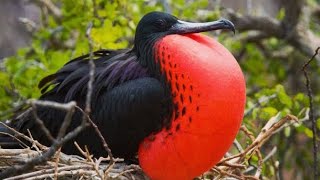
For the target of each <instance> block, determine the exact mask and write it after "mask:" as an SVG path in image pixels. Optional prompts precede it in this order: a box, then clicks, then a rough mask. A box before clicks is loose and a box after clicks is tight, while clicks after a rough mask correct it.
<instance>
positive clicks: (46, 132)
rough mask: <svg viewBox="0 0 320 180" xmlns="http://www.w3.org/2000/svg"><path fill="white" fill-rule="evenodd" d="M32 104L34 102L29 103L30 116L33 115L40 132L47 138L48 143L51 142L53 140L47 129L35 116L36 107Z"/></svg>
mask: <svg viewBox="0 0 320 180" xmlns="http://www.w3.org/2000/svg"><path fill="white" fill-rule="evenodd" d="M33 102H34V101H31V106H32V114H33V117H34V119H35V122H36V123H37V124H38V125H39V126H40V128H41V130H42V131H43V132H44V134H45V135H46V136H47V138H48V139H49V140H50V142H53V141H54V138H53V136H52V135H51V133H50V131H49V130H48V128H47V127H46V126H45V125H44V124H43V121H42V120H41V119H40V118H39V116H38V115H37V107H36V105H35V104H34V103H33Z"/></svg>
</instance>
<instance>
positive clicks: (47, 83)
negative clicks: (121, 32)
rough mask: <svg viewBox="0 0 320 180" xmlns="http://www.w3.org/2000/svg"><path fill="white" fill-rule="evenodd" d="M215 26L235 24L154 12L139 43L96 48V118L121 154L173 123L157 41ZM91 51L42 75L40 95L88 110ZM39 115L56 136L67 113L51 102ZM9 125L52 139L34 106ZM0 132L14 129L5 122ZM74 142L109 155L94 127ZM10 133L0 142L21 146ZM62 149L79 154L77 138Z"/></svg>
mask: <svg viewBox="0 0 320 180" xmlns="http://www.w3.org/2000/svg"><path fill="white" fill-rule="evenodd" d="M208 26H210V28H211V29H217V28H220V29H221V28H222V29H223V28H225V29H231V28H234V27H233V25H232V24H231V23H230V22H229V21H226V20H220V21H218V22H217V23H212V24H205V25H202V26H201V25H199V24H197V25H190V23H185V22H182V21H178V20H177V18H176V17H174V16H172V15H170V14H166V13H161V12H151V13H149V14H147V15H145V16H144V17H143V18H142V19H141V21H140V22H139V24H138V26H137V30H136V35H135V40H134V47H133V48H132V49H130V50H117V51H115V50H100V51H96V52H94V56H95V57H94V61H93V62H94V63H95V66H96V69H95V74H94V83H93V96H92V101H91V109H92V112H91V114H90V117H91V119H92V120H93V121H94V122H95V124H96V125H97V126H98V128H99V130H100V131H101V133H102V134H103V136H104V138H105V139H106V141H107V143H108V145H109V146H110V148H111V150H112V153H113V155H114V156H116V157H123V158H126V159H129V158H132V157H134V156H135V155H136V153H137V150H138V146H139V144H140V142H142V140H143V139H144V138H146V137H147V136H149V135H150V134H152V133H157V132H158V131H159V130H161V129H162V128H163V127H166V128H167V129H169V128H170V124H171V122H170V120H171V118H172V117H171V116H172V114H173V113H172V111H174V104H173V100H172V99H173V97H172V93H171V88H170V82H168V79H167V77H166V75H165V74H162V73H161V72H160V68H161V67H160V65H159V64H158V63H157V61H156V59H155V58H156V57H155V48H156V47H155V44H156V42H157V41H158V40H159V39H161V38H162V37H164V36H166V35H168V34H185V33H193V32H202V31H207V30H208ZM88 62H89V55H84V56H81V57H78V58H76V59H73V60H71V61H70V62H68V63H67V64H65V65H64V66H63V67H62V68H61V69H60V70H59V71H57V72H56V73H55V74H52V75H49V76H47V77H45V78H43V79H42V80H41V81H40V83H39V88H40V89H41V92H42V93H43V94H42V96H41V97H40V99H41V100H50V101H56V102H61V103H64V102H69V101H72V100H73V101H76V102H77V105H78V106H79V107H80V108H83V109H84V106H85V99H86V94H87V83H88V81H89V70H90V66H89V64H88ZM36 111H37V115H38V117H39V118H40V119H41V120H42V121H43V122H44V124H45V126H46V127H47V128H48V129H49V130H50V132H51V133H52V135H53V136H54V137H56V136H57V133H58V131H59V129H60V126H61V124H62V122H63V120H64V117H65V114H66V112H65V111H63V110H57V109H53V108H48V107H41V106H38V107H37V108H36ZM81 120H82V114H81V112H80V111H79V110H76V112H75V113H74V115H73V117H72V122H71V124H70V126H69V128H68V131H70V130H72V129H74V128H75V127H77V126H78V125H80V123H81ZM8 125H9V126H11V127H13V128H15V129H17V130H18V131H20V132H22V133H25V134H27V130H30V132H31V134H32V136H33V138H34V139H37V140H38V141H40V142H41V143H43V144H45V145H50V141H49V140H48V139H47V137H46V136H45V134H44V133H43V132H42V131H41V129H39V126H38V124H37V123H35V118H34V116H33V114H32V113H31V111H30V110H29V111H26V112H25V113H24V114H23V116H18V118H16V119H13V120H11V122H10V123H8ZM0 132H6V133H10V131H9V130H7V129H6V128H5V127H3V126H0ZM73 141H77V142H78V144H80V146H84V145H87V146H88V149H89V150H90V151H91V153H93V154H94V155H95V156H97V157H99V156H107V152H105V151H104V149H103V147H102V143H101V142H100V139H99V138H98V136H97V135H96V133H95V132H94V129H93V128H92V127H88V128H87V129H85V130H84V131H83V132H82V133H81V134H80V135H79V136H77V137H76V138H75V139H73ZM17 145H18V142H15V141H14V140H13V139H12V138H10V137H5V136H3V135H0V146H2V147H5V148H6V147H11V148H14V147H17ZM62 151H63V152H65V153H68V154H79V153H78V150H77V149H76V148H75V146H74V145H73V142H68V143H66V144H65V145H64V146H63V148H62Z"/></svg>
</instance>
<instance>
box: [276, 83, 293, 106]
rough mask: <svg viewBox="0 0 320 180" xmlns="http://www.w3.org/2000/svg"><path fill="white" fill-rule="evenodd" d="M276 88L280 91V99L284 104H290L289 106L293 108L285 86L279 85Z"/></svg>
mask: <svg viewBox="0 0 320 180" xmlns="http://www.w3.org/2000/svg"><path fill="white" fill-rule="evenodd" d="M276 90H277V92H278V97H279V100H280V102H281V103H282V104H284V105H286V106H288V108H292V100H291V98H290V97H289V96H288V95H287V93H286V91H285V90H284V87H283V86H282V85H280V84H279V85H277V86H276Z"/></svg>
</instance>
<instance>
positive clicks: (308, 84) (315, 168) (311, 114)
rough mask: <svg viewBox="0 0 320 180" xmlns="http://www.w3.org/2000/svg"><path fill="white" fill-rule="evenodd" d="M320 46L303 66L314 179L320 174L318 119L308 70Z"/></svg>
mask: <svg viewBox="0 0 320 180" xmlns="http://www.w3.org/2000/svg"><path fill="white" fill-rule="evenodd" d="M319 50H320V47H318V48H317V49H316V50H315V53H314V54H313V56H312V57H311V58H310V59H309V61H308V62H306V63H305V64H304V65H303V67H302V70H303V74H304V77H305V78H306V87H307V91H308V97H309V106H310V112H309V118H310V120H311V122H312V133H313V137H312V141H313V171H314V179H315V180H316V179H318V177H319V174H318V155H317V153H318V144H317V127H316V119H315V118H314V109H313V95H312V88H311V82H310V79H309V76H308V72H307V67H308V66H309V64H310V63H311V62H312V61H313V59H314V58H315V57H316V56H317V55H318V54H319Z"/></svg>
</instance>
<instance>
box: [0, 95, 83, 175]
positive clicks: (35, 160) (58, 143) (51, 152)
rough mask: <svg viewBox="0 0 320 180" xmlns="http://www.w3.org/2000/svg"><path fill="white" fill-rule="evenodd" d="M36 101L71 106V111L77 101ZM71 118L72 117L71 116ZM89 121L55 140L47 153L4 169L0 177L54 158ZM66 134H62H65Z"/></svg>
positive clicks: (20, 171)
mask: <svg viewBox="0 0 320 180" xmlns="http://www.w3.org/2000/svg"><path fill="white" fill-rule="evenodd" d="M35 103H36V104H37V103H38V104H40V105H43V106H47V107H52V104H54V105H55V106H57V107H59V108H65V109H67V108H69V109H68V110H69V111H71V110H72V107H73V108H74V106H75V103H70V104H60V103H52V102H49V103H44V102H41V101H40V102H37V101H35ZM69 118H71V116H69ZM65 121H69V119H65ZM63 124H64V125H68V124H67V123H63ZM87 125H88V124H87V123H86V121H82V123H81V125H80V126H78V127H77V128H75V129H74V130H73V131H71V132H69V133H68V134H67V135H66V136H64V137H63V138H61V139H59V140H55V141H54V142H53V144H52V145H51V146H50V148H49V149H48V151H46V152H45V153H43V154H42V155H41V156H38V157H35V158H33V159H31V160H29V161H28V162H27V163H26V164H23V165H15V166H13V167H11V168H8V169H6V170H4V171H3V172H1V173H0V179H4V178H6V177H9V176H12V175H15V174H21V173H24V172H26V171H28V170H30V169H32V168H33V167H34V166H36V165H38V164H41V163H44V162H46V161H47V160H48V159H50V158H52V156H53V155H54V154H55V153H56V151H57V150H58V149H59V148H60V147H61V146H62V145H63V144H65V143H66V142H67V141H69V140H71V139H73V138H74V137H76V136H77V135H78V134H79V133H80V132H81V131H82V130H83V129H84V128H86V127H87ZM64 128H66V127H61V128H60V130H59V133H58V134H62V131H63V129H64ZM63 135H64V134H62V136H63Z"/></svg>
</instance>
